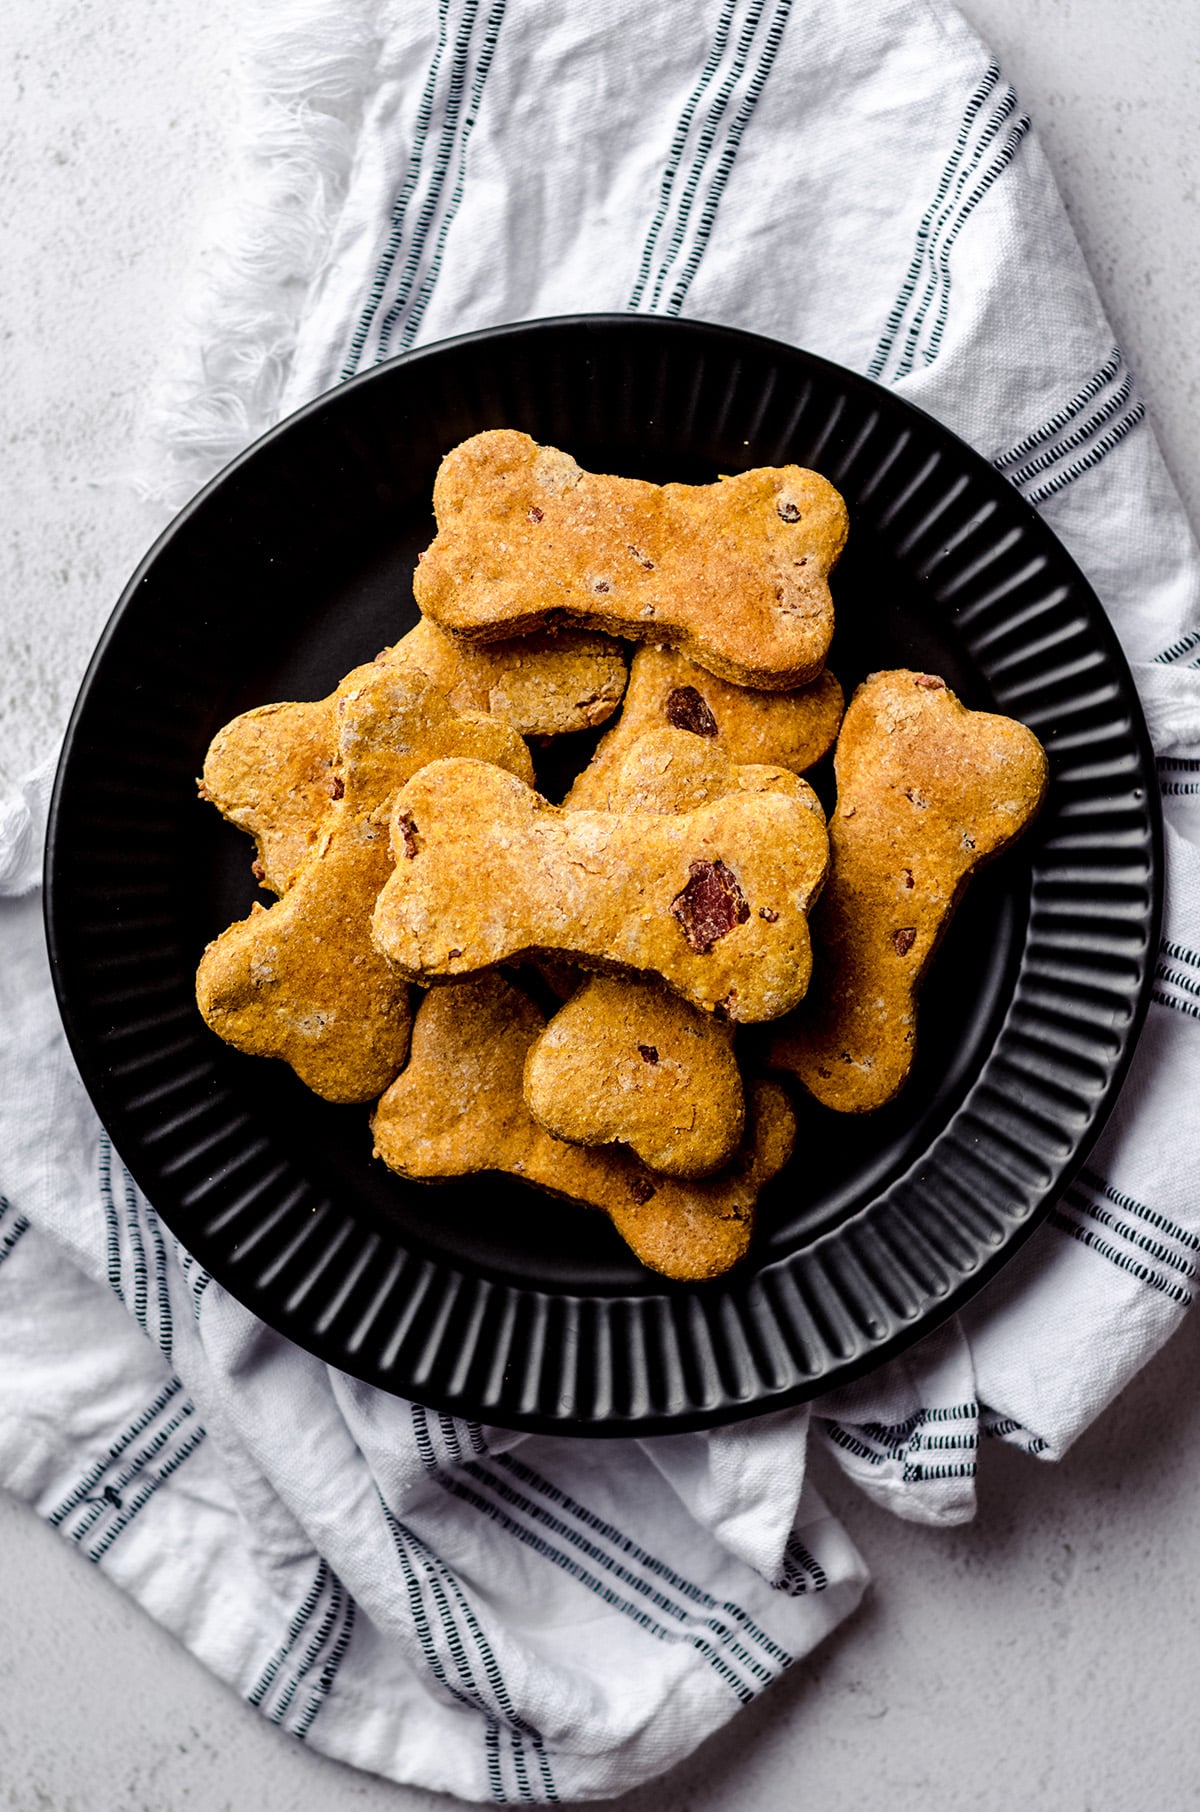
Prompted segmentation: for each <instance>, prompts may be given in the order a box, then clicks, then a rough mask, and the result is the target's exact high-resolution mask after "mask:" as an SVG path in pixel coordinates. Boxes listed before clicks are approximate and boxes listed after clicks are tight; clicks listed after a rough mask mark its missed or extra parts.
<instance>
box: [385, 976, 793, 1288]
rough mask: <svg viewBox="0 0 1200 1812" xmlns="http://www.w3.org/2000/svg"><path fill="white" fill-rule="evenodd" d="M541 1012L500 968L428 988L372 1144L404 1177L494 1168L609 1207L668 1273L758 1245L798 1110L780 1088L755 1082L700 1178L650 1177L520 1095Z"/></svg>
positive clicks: (709, 1265) (644, 1257) (683, 1273)
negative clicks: (554, 1131)
mask: <svg viewBox="0 0 1200 1812" xmlns="http://www.w3.org/2000/svg"><path fill="white" fill-rule="evenodd" d="M544 1023H545V1022H544V1019H543V1017H542V1014H541V1012H540V1010H539V1009H538V1008H537V1007H536V1006H535V1005H534V1003H533V1002H532V1001H531V1000H530V999H529V998H528V996H527V995H525V994H523V993H522V992H521V991H520V990H519V989H518V988H515V987H513V985H512V984H511V983H510V982H508V981H506V980H505V979H504V978H503V977H502V976H499V975H483V976H479V977H477V978H476V979H475V980H473V981H470V982H465V983H463V984H462V985H461V986H459V987H455V988H436V989H433V990H432V991H431V992H430V993H429V994H427V995H426V996H425V998H424V999H423V1000H422V1002H421V1004H420V1006H419V1007H418V1009H417V1016H416V1021H415V1024H414V1026H413V1038H412V1053H411V1056H410V1058H409V1061H408V1066H407V1068H406V1069H404V1070H403V1071H402V1073H401V1074H400V1075H399V1076H398V1077H397V1078H396V1080H395V1082H394V1083H393V1084H392V1086H391V1087H390V1088H389V1089H388V1091H387V1093H386V1094H385V1095H384V1097H383V1099H382V1100H381V1101H380V1103H379V1106H378V1107H377V1109H376V1110H375V1116H374V1120H373V1129H374V1134H375V1153H376V1156H377V1157H381V1158H382V1159H383V1160H384V1162H385V1163H386V1164H388V1165H389V1166H390V1167H391V1169H393V1170H395V1171H398V1172H399V1173H400V1175H401V1176H406V1177H414V1178H420V1179H423V1180H426V1181H433V1180H436V1179H439V1178H447V1177H461V1176H470V1175H473V1174H475V1173H476V1172H478V1171H487V1170H499V1171H506V1172H509V1173H511V1174H512V1175H514V1176H518V1177H520V1178H522V1180H523V1181H525V1182H527V1183H531V1184H533V1185H534V1186H535V1187H536V1188H538V1189H543V1190H546V1191H548V1192H549V1193H550V1194H552V1195H558V1196H565V1197H567V1198H568V1199H570V1200H571V1201H575V1202H581V1203H584V1204H586V1205H588V1206H591V1207H594V1208H600V1209H602V1210H603V1211H604V1212H605V1213H607V1214H608V1215H609V1216H610V1217H611V1219H612V1222H613V1224H614V1226H615V1227H616V1229H617V1231H618V1232H619V1233H620V1234H621V1236H622V1238H623V1239H625V1240H626V1242H627V1243H628V1244H629V1246H630V1247H631V1248H632V1249H633V1251H634V1252H635V1253H636V1255H637V1257H638V1258H639V1259H640V1260H641V1261H642V1263H643V1264H645V1265H648V1266H650V1268H651V1269H652V1270H655V1271H660V1272H662V1273H663V1274H664V1275H665V1276H667V1277H673V1278H679V1279H698V1278H705V1277H717V1276H719V1275H720V1274H721V1273H722V1272H723V1271H727V1270H728V1269H729V1267H730V1265H732V1264H735V1263H736V1262H737V1260H738V1259H739V1258H741V1257H742V1256H743V1254H744V1253H745V1251H746V1248H747V1246H748V1245H749V1243H750V1234H751V1231H752V1227H753V1217H754V1204H755V1201H756V1199H757V1197H758V1194H759V1192H760V1190H761V1189H762V1188H763V1186H764V1184H766V1183H767V1182H768V1181H769V1180H770V1179H771V1178H772V1177H773V1176H775V1175H777V1173H778V1172H779V1171H780V1170H781V1169H782V1168H783V1166H784V1164H785V1163H786V1162H787V1160H788V1157H789V1156H790V1154H791V1149H792V1141H793V1138H794V1134H795V1118H794V1115H793V1113H792V1110H791V1107H790V1106H789V1104H788V1101H787V1098H786V1096H785V1095H784V1093H783V1090H782V1089H780V1088H778V1087H777V1086H776V1085H775V1084H772V1083H769V1082H760V1083H756V1084H755V1086H754V1089H753V1091H752V1093H751V1099H750V1112H749V1115H748V1128H747V1136H746V1139H745V1142H744V1144H743V1146H742V1148H741V1150H740V1151H739V1152H738V1153H737V1155H736V1156H735V1158H734V1160H733V1162H732V1163H731V1164H730V1165H729V1166H728V1167H727V1168H726V1169H725V1170H724V1171H723V1172H721V1174H720V1175H719V1176H715V1177H711V1178H709V1179H708V1180H707V1181H705V1182H702V1183H683V1182H677V1181H676V1180H674V1179H673V1178H666V1177H652V1176H649V1175H647V1173H646V1171H645V1169H644V1168H643V1166H642V1165H641V1164H639V1163H638V1161H637V1159H636V1158H634V1157H632V1156H629V1155H626V1154H623V1153H621V1152H619V1151H614V1150H612V1149H611V1148H609V1149H605V1150H595V1149H587V1148H584V1147H582V1146H575V1145H563V1144H560V1143H559V1141H558V1140H556V1139H552V1138H551V1137H550V1135H549V1134H548V1133H546V1132H543V1131H542V1129H541V1127H539V1126H538V1125H537V1123H536V1122H535V1121H534V1120H533V1119H532V1118H531V1116H530V1114H529V1112H528V1109H527V1108H526V1106H525V1103H524V1100H523V1098H522V1094H521V1075H522V1071H523V1070H524V1067H525V1060H526V1055H527V1053H528V1050H529V1047H530V1045H531V1043H532V1042H533V1040H534V1039H535V1038H536V1037H537V1036H538V1034H539V1032H540V1031H541V1030H542V1027H543V1025H544Z"/></svg>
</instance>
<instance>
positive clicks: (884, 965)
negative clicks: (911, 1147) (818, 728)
mask: <svg viewBox="0 0 1200 1812" xmlns="http://www.w3.org/2000/svg"><path fill="white" fill-rule="evenodd" d="M835 767H836V772H837V783H838V797H837V808H836V810H835V812H834V814H833V817H832V819H831V821H830V825H829V836H830V842H831V863H830V877H829V883H828V886H827V887H826V889H825V892H824V894H823V895H822V897H821V901H820V904H819V906H818V907H817V910H816V912H815V913H814V915H813V943H814V947H815V952H816V954H815V965H814V973H813V985H812V989H811V992H810V993H809V995H808V997H807V999H806V1000H805V1001H804V1004H803V1006H802V1007H801V1008H800V1010H799V1011H798V1012H796V1013H795V1014H793V1015H791V1016H790V1018H789V1019H788V1020H787V1021H786V1022H785V1023H784V1024H782V1025H781V1026H779V1027H778V1029H777V1030H776V1032H775V1035H774V1036H773V1038H772V1040H771V1046H770V1054H771V1062H772V1064H773V1065H774V1067H777V1068H781V1069H786V1070H791V1071H792V1072H794V1074H795V1075H796V1076H797V1077H798V1078H799V1080H800V1081H801V1082H802V1083H803V1085H804V1087H805V1088H806V1089H807V1090H808V1091H809V1093H810V1094H812V1095H814V1096H815V1097H816V1099H817V1100H818V1101H820V1102H822V1103H824V1105H825V1106H826V1107H832V1108H837V1109H838V1110H840V1111H841V1112H843V1113H865V1112H867V1111H868V1110H869V1109H871V1108H876V1107H882V1106H883V1104H884V1103H885V1102H887V1101H890V1100H891V1099H892V1097H893V1096H894V1095H895V1094H896V1093H897V1092H898V1091H899V1089H900V1088H901V1086H902V1085H903V1083H904V1081H905V1080H906V1078H907V1076H908V1073H909V1069H910V1068H911V1065H912V1058H913V1045H914V1039H915V1034H916V997H917V989H918V987H919V984H920V982H921V978H922V976H923V975H924V973H925V970H926V967H927V965H928V963H929V959H930V957H931V956H932V954H933V952H934V949H935V948H936V946H937V943H938V940H939V938H940V937H941V935H942V932H943V931H944V929H945V927H946V924H947V923H948V921H949V918H950V915H951V913H952V912H953V910H954V907H955V906H956V904H957V903H958V900H959V898H960V896H961V894H962V892H963V890H964V888H965V886H966V884H967V881H968V880H969V878H970V876H971V874H972V873H973V872H974V870H975V869H977V868H978V867H979V866H980V864H981V863H983V862H985V861H987V860H988V858H989V857H991V856H994V855H996V854H998V852H999V851H1000V850H1002V849H1004V848H1005V847H1006V845H1008V844H1009V843H1011V842H1012V841H1013V839H1014V838H1015V837H1017V836H1018V835H1019V834H1020V832H1021V831H1022V830H1023V829H1024V827H1025V826H1026V825H1027V824H1028V823H1029V821H1030V819H1031V818H1032V817H1033V815H1034V813H1035V812H1036V811H1037V809H1038V806H1039V805H1040V804H1041V801H1042V797H1043V795H1044V793H1045V790H1046V779H1047V763H1046V757H1045V754H1044V752H1043V750H1042V747H1041V744H1040V743H1039V742H1038V740H1037V738H1036V737H1035V736H1034V734H1033V732H1032V731H1031V730H1027V729H1026V728H1025V726H1024V725H1023V724H1019V723H1016V722H1014V721H1013V719H1012V718H1008V717H996V716H992V715H990V714H989V713H986V712H983V711H968V710H966V709H965V707H964V706H963V705H961V704H960V703H959V701H958V699H957V698H956V697H955V695H954V693H953V692H951V691H950V690H949V688H948V687H947V686H946V685H945V683H944V682H943V681H942V680H940V679H938V678H937V677H936V676H935V675H933V674H928V673H910V672H907V671H901V672H892V673H876V674H872V676H871V677H870V679H868V680H867V682H866V684H865V685H863V686H860V687H859V689H858V691H857V692H856V693H855V695H854V698H853V700H852V701H851V704H850V708H849V710H848V711H847V712H846V720H845V723H844V724H843V726H842V733H841V736H840V737H839V739H838V747H837V755H836V757H835Z"/></svg>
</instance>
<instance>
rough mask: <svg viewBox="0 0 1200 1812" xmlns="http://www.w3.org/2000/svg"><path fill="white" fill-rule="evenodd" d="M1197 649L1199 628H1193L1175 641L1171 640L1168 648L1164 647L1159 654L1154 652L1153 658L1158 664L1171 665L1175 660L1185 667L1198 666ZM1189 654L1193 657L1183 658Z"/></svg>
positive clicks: (1199, 657) (1198, 656)
mask: <svg viewBox="0 0 1200 1812" xmlns="http://www.w3.org/2000/svg"><path fill="white" fill-rule="evenodd" d="M1197 649H1200V629H1193V630H1191V631H1190V632H1189V633H1188V634H1187V635H1184V636H1180V638H1179V640H1178V641H1177V642H1172V643H1171V646H1170V647H1169V648H1164V649H1163V651H1162V653H1161V654H1156V655H1155V657H1154V659H1155V661H1156V662H1158V664H1159V665H1160V666H1170V667H1173V666H1174V665H1175V664H1176V662H1183V664H1184V665H1185V666H1187V667H1200V654H1198V653H1197V652H1196V651H1197ZM1189 655H1190V656H1192V657H1193V658H1191V659H1190V660H1188V659H1185V657H1186V656H1189Z"/></svg>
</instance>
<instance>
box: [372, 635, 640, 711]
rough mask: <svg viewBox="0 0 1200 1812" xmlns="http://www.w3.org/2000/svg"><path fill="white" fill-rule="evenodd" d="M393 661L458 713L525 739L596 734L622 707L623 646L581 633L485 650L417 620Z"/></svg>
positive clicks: (520, 640) (496, 645)
mask: <svg viewBox="0 0 1200 1812" xmlns="http://www.w3.org/2000/svg"><path fill="white" fill-rule="evenodd" d="M392 654H393V656H394V657H396V658H400V659H403V660H404V661H406V662H407V663H409V664H410V665H412V666H414V667H420V669H421V670H422V672H423V673H427V674H428V675H429V677H430V679H431V680H432V681H433V683H434V685H435V686H439V687H440V688H441V690H442V691H443V692H444V693H445V694H446V696H447V698H448V699H449V700H450V703H451V704H452V705H453V706H454V708H455V710H456V711H487V712H488V713H489V714H490V716H492V717H498V718H499V719H500V721H501V722H502V723H506V724H510V725H511V726H512V728H513V729H514V730H517V731H519V733H520V734H521V735H522V736H566V735H570V734H572V733H573V732H574V731H576V730H592V729H595V727H596V725H597V724H602V723H604V722H605V720H606V719H607V718H610V717H611V716H612V714H613V712H614V711H615V710H616V708H617V706H618V705H619V704H620V702H621V698H622V696H623V694H624V691H625V682H626V679H627V677H628V673H627V667H626V661H627V655H626V651H625V649H624V648H623V647H622V646H621V644H620V642H615V641H613V639H612V638H611V636H606V635H597V634H595V633H590V632H586V631H583V630H569V629H564V630H562V631H558V630H552V629H551V630H544V631H543V632H542V633H541V634H540V635H528V636H521V637H518V638H516V639H514V640H512V641H503V642H489V643H487V644H484V643H470V642H462V641H460V640H458V639H457V638H455V637H454V636H449V635H444V634H443V633H442V631H441V630H440V629H439V628H438V627H437V625H436V624H435V623H430V622H428V621H426V620H425V619H422V621H421V622H419V623H418V624H417V626H416V628H415V629H411V630H409V632H408V634H407V635H406V636H405V637H404V639H403V641H401V642H398V643H397V644H396V647H395V648H394V649H393V650H392Z"/></svg>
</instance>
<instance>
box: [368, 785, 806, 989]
mask: <svg viewBox="0 0 1200 1812" xmlns="http://www.w3.org/2000/svg"><path fill="white" fill-rule="evenodd" d="M392 839H393V849H394V851H395V855H396V866H395V868H394V869H393V871H392V873H391V875H390V876H389V878H388V880H387V882H386V884H385V885H384V887H383V890H382V892H381V893H380V896H379V902H378V905H377V907H376V910H375V926H374V935H375V941H376V944H377V946H378V947H379V949H380V950H382V951H383V953H384V954H385V955H386V956H387V958H388V960H389V961H390V962H391V963H392V964H393V965H394V967H395V969H396V970H397V972H398V973H400V974H402V975H404V976H406V977H408V978H410V979H412V980H420V981H422V982H425V983H430V982H439V981H451V980H454V979H456V978H458V977H461V976H466V975H470V974H473V973H475V972H477V971H478V970H481V969H487V968H494V967H496V966H497V965H498V964H500V963H510V962H515V961H520V960H523V959H524V958H526V957H530V956H553V955H555V954H559V953H561V954H564V955H570V956H573V957H574V958H575V960H576V961H577V962H579V963H580V964H581V965H582V966H584V967H590V968H594V969H600V970H607V971H609V972H610V973H612V972H630V971H632V972H634V973H637V972H646V971H649V972H651V973H653V974H656V975H658V976H659V977H661V979H662V980H663V981H665V982H666V984H667V986H668V987H670V988H672V989H674V990H675V992H676V993H679V994H681V995H683V997H684V998H685V999H688V1000H691V1001H692V1002H693V1004H694V1005H696V1006H698V1007H701V1008H702V1009H703V1010H704V1011H706V1012H710V1013H711V1012H716V1011H718V1010H719V1011H721V1012H723V1013H725V1014H727V1015H728V1017H729V1018H730V1019H733V1020H744V1021H752V1020H763V1019H774V1018H777V1017H779V1015H780V1014H782V1013H785V1012H787V1011H788V1009H789V1008H790V1007H792V1006H794V1005H795V1004H796V1003H797V1002H798V1001H799V1000H800V999H801V998H802V996H803V994H804V990H805V988H806V987H807V986H808V978H809V972H810V969H811V951H810V944H809V935H808V919H807V913H808V909H809V906H810V905H811V902H812V900H813V898H814V897H815V895H816V893H817V891H818V890H819V888H820V886H821V883H822V881H823V879H824V875H825V867H826V861H827V854H828V843H827V839H826V835H825V829H824V826H823V825H822V824H821V823H820V822H819V820H818V819H817V817H816V816H815V814H814V813H812V812H811V811H809V810H807V809H806V807H805V806H804V805H802V804H801V803H799V802H798V801H797V800H795V799H790V798H786V797H785V796H784V795H782V794H780V793H775V792H764V793H730V794H726V795H725V796H724V797H722V798H718V799H715V800H713V801H712V802H711V803H710V804H708V805H705V806H701V807H700V808H699V809H698V810H697V811H695V812H688V813H684V814H681V815H680V816H678V817H668V816H662V815H658V814H650V813H637V812H632V813H610V812H565V811H563V810H562V809H561V808H559V807H556V806H551V805H547V804H546V802H545V801H544V800H543V799H541V798H539V796H538V795H537V794H536V793H535V792H534V791H533V789H532V788H531V787H529V786H526V785H522V783H521V782H520V781H518V780H516V779H515V778H514V777H513V776H512V775H509V774H504V773H501V772H500V771H499V769H497V768H495V767H489V766H485V765H484V764H483V763H482V762H471V761H435V762H431V763H430V764H429V766H427V767H425V768H423V769H422V770H421V772H420V773H418V774H416V775H415V776H414V777H413V779H412V780H410V781H409V782H408V784H407V786H405V787H404V788H403V789H402V790H401V791H400V793H399V794H397V796H396V800H395V803H394V808H393V813H392ZM467 877H482V880H481V881H480V882H478V883H474V884H467V885H465V884H464V878H467Z"/></svg>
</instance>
